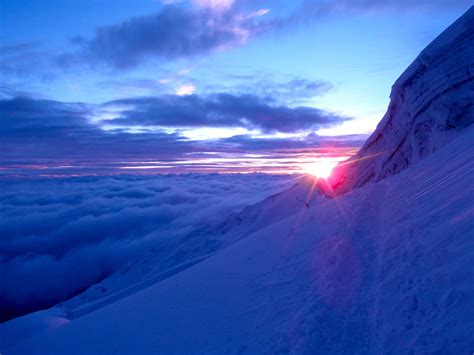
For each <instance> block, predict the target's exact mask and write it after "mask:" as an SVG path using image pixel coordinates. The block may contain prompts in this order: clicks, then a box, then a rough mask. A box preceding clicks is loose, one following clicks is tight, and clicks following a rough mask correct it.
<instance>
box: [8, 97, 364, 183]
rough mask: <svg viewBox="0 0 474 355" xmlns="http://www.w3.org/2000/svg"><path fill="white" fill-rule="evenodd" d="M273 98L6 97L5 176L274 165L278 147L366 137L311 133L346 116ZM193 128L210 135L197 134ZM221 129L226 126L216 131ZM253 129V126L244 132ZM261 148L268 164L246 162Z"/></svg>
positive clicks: (348, 143) (352, 142)
mask: <svg viewBox="0 0 474 355" xmlns="http://www.w3.org/2000/svg"><path fill="white" fill-rule="evenodd" d="M271 101H272V100H271V99H268V98H267V99H265V98H259V97H256V96H249V95H240V96H239V95H232V94H215V95H210V96H198V95H194V94H193V95H186V96H177V95H164V96H157V97H144V98H130V99H125V100H116V101H113V102H109V103H106V104H103V105H92V104H85V103H70V102H59V101H53V100H44V99H33V98H28V97H13V98H8V99H2V100H0V150H1V152H2V155H1V158H0V176H1V175H17V174H20V175H24V174H41V175H49V176H50V175H54V176H58V175H71V174H74V175H88V174H117V173H123V172H126V171H128V172H141V173H144V172H146V173H157V172H159V173H176V172H185V171H186V172H187V171H193V172H208V171H223V172H239V171H246V172H249V171H250V172H251V171H267V170H268V171H273V170H272V169H270V166H271V154H270V153H271V152H273V151H276V150H280V149H309V148H317V147H322V146H333V147H334V148H335V149H336V148H338V147H339V148H346V147H358V146H360V144H361V141H362V138H360V137H359V138H360V139H354V137H352V136H346V137H339V138H338V139H336V138H328V137H319V136H317V135H314V134H313V133H311V132H312V130H315V129H317V128H319V127H330V126H333V125H335V124H338V123H339V122H342V121H343V120H345V119H346V118H345V117H341V116H339V115H337V114H332V113H327V112H325V111H322V110H319V109H317V108H311V107H294V108H292V107H287V106H282V105H278V104H273V103H272V102H271ZM192 129H194V130H199V132H200V133H199V136H201V137H202V136H203V135H205V134H207V137H208V139H206V138H205V137H204V138H201V137H197V136H196V135H194V136H193V135H192V134H190V133H189V132H191V133H192ZM216 130H217V131H219V130H224V131H226V133H225V134H223V135H221V138H216V136H215V134H216ZM306 131H309V133H305V132H306ZM187 132H188V133H187ZM206 132H207V133H206ZM246 132H254V133H252V135H248V134H247V135H244V136H242V134H243V133H246ZM265 132H266V133H265ZM264 133H265V134H264ZM232 135H234V136H235V137H232ZM188 137H189V138H188ZM226 137H232V138H226ZM211 138H214V139H211ZM256 151H258V152H259V153H261V154H263V155H265V154H266V155H267V156H268V157H269V159H268V162H267V163H268V164H266V163H265V162H266V160H259V161H258V163H257V160H256V161H255V165H253V163H252V164H247V165H240V164H239V158H238V157H239V155H240V157H242V156H244V155H245V154H247V152H256ZM210 153H212V154H218V155H219V156H224V157H225V156H227V155H233V156H234V158H233V162H231V161H225V162H216V160H215V159H214V160H212V159H210V160H209V159H208V158H209V156H206V154H210ZM199 154H202V155H199ZM291 159H292V154H291V152H290V153H288V161H290V162H291Z"/></svg>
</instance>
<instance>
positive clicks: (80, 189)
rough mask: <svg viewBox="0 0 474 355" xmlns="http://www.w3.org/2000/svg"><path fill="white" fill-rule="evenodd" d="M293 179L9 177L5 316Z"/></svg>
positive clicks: (75, 288)
mask: <svg viewBox="0 0 474 355" xmlns="http://www.w3.org/2000/svg"><path fill="white" fill-rule="evenodd" d="M294 179H295V177H294V176H293V177H292V176H289V175H288V176H281V175H280V176H277V175H265V174H249V175H243V174H241V175H239V174H236V175H217V174H211V175H201V174H187V175H156V176H148V177H147V176H103V177H79V178H55V179H44V178H32V179H23V180H19V181H18V180H3V181H1V186H2V189H1V190H0V280H1V288H0V322H1V321H4V320H7V319H10V318H13V317H16V316H19V315H21V314H26V313H29V312H31V311H34V310H38V309H42V308H46V307H49V306H52V305H54V304H56V303H58V302H59V301H61V300H65V299H67V298H69V297H71V296H73V295H75V294H77V293H78V292H81V291H82V290H84V289H85V288H87V287H88V286H90V285H92V284H93V283H95V282H97V281H99V280H100V279H102V278H104V277H105V276H107V275H108V274H110V273H111V272H113V271H114V270H116V269H117V268H118V267H120V266H121V265H122V264H124V263H125V262H127V261H129V260H131V259H134V258H138V257H139V256H140V255H141V254H143V253H145V252H146V251H148V250H150V249H151V248H159V247H160V245H161V246H163V245H164V244H166V243H167V241H170V240H172V239H173V238H179V237H183V236H184V235H186V234H187V233H189V232H190V231H192V230H194V229H196V228H199V227H202V226H204V225H207V224H212V223H216V222H218V221H220V220H222V219H223V218H225V217H226V216H227V215H228V214H230V213H233V212H237V211H239V210H240V209H241V208H243V207H244V206H246V205H249V204H253V203H256V202H258V201H260V200H261V199H263V198H265V197H267V196H269V195H271V194H273V193H277V192H279V191H281V190H284V189H285V188H287V187H289V186H291V185H292V184H293V183H294Z"/></svg>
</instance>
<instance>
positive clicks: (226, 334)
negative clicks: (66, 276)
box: [0, 8, 474, 354]
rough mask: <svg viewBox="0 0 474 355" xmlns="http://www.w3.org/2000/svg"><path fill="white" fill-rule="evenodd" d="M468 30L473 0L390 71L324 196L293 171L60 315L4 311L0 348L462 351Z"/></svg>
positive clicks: (466, 349)
mask: <svg viewBox="0 0 474 355" xmlns="http://www.w3.org/2000/svg"><path fill="white" fill-rule="evenodd" d="M473 29H474V9H473V8H471V9H470V10H469V11H468V12H467V13H466V14H465V15H464V16H463V17H462V18H461V19H460V20H458V21H457V22H456V23H455V24H454V25H452V26H451V27H450V28H449V29H448V30H447V31H446V32H444V33H443V34H442V35H441V36H439V37H438V38H437V39H436V40H435V41H434V42H433V43H432V44H431V45H430V46H429V47H428V48H427V49H426V50H425V51H424V52H423V53H422V54H421V55H420V57H418V58H417V59H416V61H415V62H414V63H413V64H412V65H411V66H410V67H409V68H408V69H407V71H406V72H405V73H404V74H403V75H402V77H401V78H400V79H399V80H398V81H397V83H396V84H395V85H394V89H393V92H392V101H391V104H390V107H389V110H388V112H387V114H386V115H385V117H384V118H383V120H382V122H381V123H380V124H379V126H378V128H377V130H376V131H375V132H374V134H373V135H372V136H371V137H370V138H369V140H368V141H367V143H366V145H365V146H364V148H362V150H361V152H360V153H359V155H358V157H357V158H355V159H353V160H351V162H349V163H348V164H344V165H341V166H340V167H339V168H338V170H337V172H336V174H335V176H336V178H335V180H333V181H331V183H332V185H329V186H331V188H334V189H336V194H335V197H334V198H328V197H324V196H321V195H320V193H319V191H318V189H317V186H316V182H315V181H308V180H306V181H303V182H301V183H299V184H297V185H295V186H294V187H293V188H292V189H290V190H287V191H285V192H283V193H281V194H279V195H277V196H275V197H272V198H269V199H267V200H265V201H263V202H262V203H260V204H257V205H254V206H253V207H249V208H247V209H245V210H244V211H242V212H241V213H240V214H237V215H234V216H232V217H231V218H230V219H228V220H226V221H224V222H223V223H222V224H220V225H218V226H216V227H209V228H205V229H202V230H199V231H196V232H195V233H192V234H190V235H189V236H187V237H186V238H187V239H186V240H185V241H181V242H186V243H184V244H181V243H180V246H178V245H177V246H176V247H177V248H176V250H169V251H166V252H164V254H161V255H160V257H158V256H151V257H150V258H149V259H144V260H143V261H141V262H137V263H135V264H133V265H129V269H128V270H131V271H127V270H122V271H125V272H124V275H126V274H128V275H132V276H130V277H128V276H120V275H116V276H115V278H112V279H110V280H108V281H107V280H106V281H105V282H110V284H107V287H109V289H107V290H106V292H105V293H106V295H105V296H100V297H96V296H95V295H93V294H92V293H90V294H86V296H85V297H84V298H78V299H73V300H71V301H69V302H66V303H65V304H63V305H62V307H63V309H62V310H59V311H61V312H63V313H61V312H60V313H59V314H64V315H65V316H64V317H65V318H68V319H72V321H70V322H67V320H64V321H63V320H62V319H59V320H58V321H57V322H53V323H54V324H55V328H54V329H48V330H45V331H43V332H39V333H38V332H37V330H34V331H31V332H30V333H29V334H30V335H31V336H30V337H28V338H27V337H23V338H21V341H17V340H18V339H19V338H17V337H18V334H19V333H18V331H16V330H18V329H19V326H18V325H17V326H15V325H13V326H12V325H11V324H9V323H6V324H4V325H3V328H1V327H0V351H2V353H5V354H30V353H45V354H64V353H68V354H136V353H146V354H148V353H200V352H205V353H216V354H222V353H295V354H302V353H303V354H305V353H308V354H309V353H351V354H352V353H356V354H371V353H443V354H444V353H456V354H471V353H472V351H473V349H474V336H473V335H472V334H474V268H473V265H474V238H473V235H474V207H473V203H472V202H473V201H474V184H473V179H472V176H473V173H474V125H472V122H473V108H472V107H473V105H472V103H473V102H474V88H473V75H472V73H473V71H472V68H473V61H474V53H473V48H474V43H473ZM369 182H370V183H369ZM318 187H319V188H325V189H326V190H325V192H326V194H328V192H329V193H330V194H331V195H334V194H333V191H331V190H330V189H329V187H327V186H322V185H319V186H318ZM147 268H148V269H149V270H152V271H150V272H143V269H145V270H146V269H147ZM105 284H106V283H104V284H103V285H105ZM98 287H102V286H98ZM97 290H98V292H102V291H101V290H100V289H97ZM59 311H58V310H55V311H54V312H53V311H51V312H53V313H52V314H51V317H58V312H59ZM38 317H40V318H41V317H44V319H46V320H47V319H48V317H49V316H48V315H47V314H41V315H39V316H38ZM41 319H43V318H41ZM41 319H40V320H41ZM55 319H56V318H55ZM46 320H42V321H41V322H39V321H38V322H37V324H39V325H38V328H40V329H41V324H47V323H48V322H47V321H46ZM17 322H18V323H19V324H20V326H21V327H24V326H25V324H26V325H27V324H28V323H29V322H30V319H29V318H28V316H27V317H26V318H24V319H20V320H17ZM58 323H61V325H59V326H56V325H57V324H58ZM2 329H3V331H2ZM5 329H6V330H5ZM43 329H44V328H43ZM35 332H36V334H34V333H35ZM2 336H3V339H5V338H6V337H9V338H10V340H9V342H8V344H7V343H6V342H5V343H2ZM15 339H16V340H15ZM2 344H3V346H2Z"/></svg>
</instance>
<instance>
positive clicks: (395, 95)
mask: <svg viewBox="0 0 474 355" xmlns="http://www.w3.org/2000/svg"><path fill="white" fill-rule="evenodd" d="M390 98H391V101H390V105H389V107H388V111H387V113H386V114H385V116H384V117H383V119H382V121H381V122H380V123H379V125H378V126H377V129H376V130H375V132H374V133H373V134H372V135H371V136H370V137H369V139H368V140H367V142H366V143H365V144H364V146H363V147H362V148H361V149H360V151H359V152H358V154H356V155H355V156H354V157H352V158H350V159H349V160H348V161H346V162H345V163H343V164H341V165H340V166H339V167H338V168H337V169H336V170H335V171H334V173H333V177H332V178H331V185H332V186H333V187H334V188H336V189H337V190H338V192H339V193H343V192H345V191H348V190H350V189H351V188H353V187H360V186H363V185H364V184H366V183H367V182H371V181H372V182H373V181H379V180H381V179H384V178H386V177H387V176H391V175H394V174H398V173H399V172H401V171H403V170H404V169H406V168H407V167H409V166H410V165H412V164H414V163H417V162H418V161H420V160H422V159H424V158H425V157H426V156H428V155H429V154H431V153H432V152H434V151H435V150H437V149H439V148H440V147H442V146H444V145H445V144H447V142H449V141H450V140H451V139H453V138H454V137H456V136H457V134H458V132H459V131H460V130H463V129H464V128H466V127H467V126H469V125H471V124H472V123H473V122H474V7H471V9H470V10H468V12H467V13H466V14H465V15H464V16H462V17H461V18H460V19H459V20H458V21H456V22H455V23H454V24H453V25H451V26H450V27H449V28H448V29H447V30H446V31H444V32H443V33H442V34H441V35H440V36H439V37H438V38H436V39H435V40H434V41H433V42H432V43H431V44H430V45H429V46H428V47H427V48H426V49H425V50H424V51H423V52H422V53H421V54H420V55H419V56H418V58H416V60H415V61H414V62H413V63H412V64H411V65H410V66H409V67H408V69H407V70H406V71H405V72H404V73H403V74H402V76H401V77H400V78H399V79H398V80H397V81H396V83H395V84H394V85H393V88H392V93H391V95H390Z"/></svg>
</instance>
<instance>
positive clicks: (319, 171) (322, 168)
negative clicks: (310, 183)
mask: <svg viewBox="0 0 474 355" xmlns="http://www.w3.org/2000/svg"><path fill="white" fill-rule="evenodd" d="M337 163H338V162H337V161H333V160H319V161H317V162H316V163H313V164H310V165H307V166H305V167H304V171H305V172H306V173H307V174H311V175H314V176H316V177H317V178H320V179H327V178H329V177H330V176H331V173H332V170H333V169H334V168H335V167H336V165H337Z"/></svg>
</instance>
